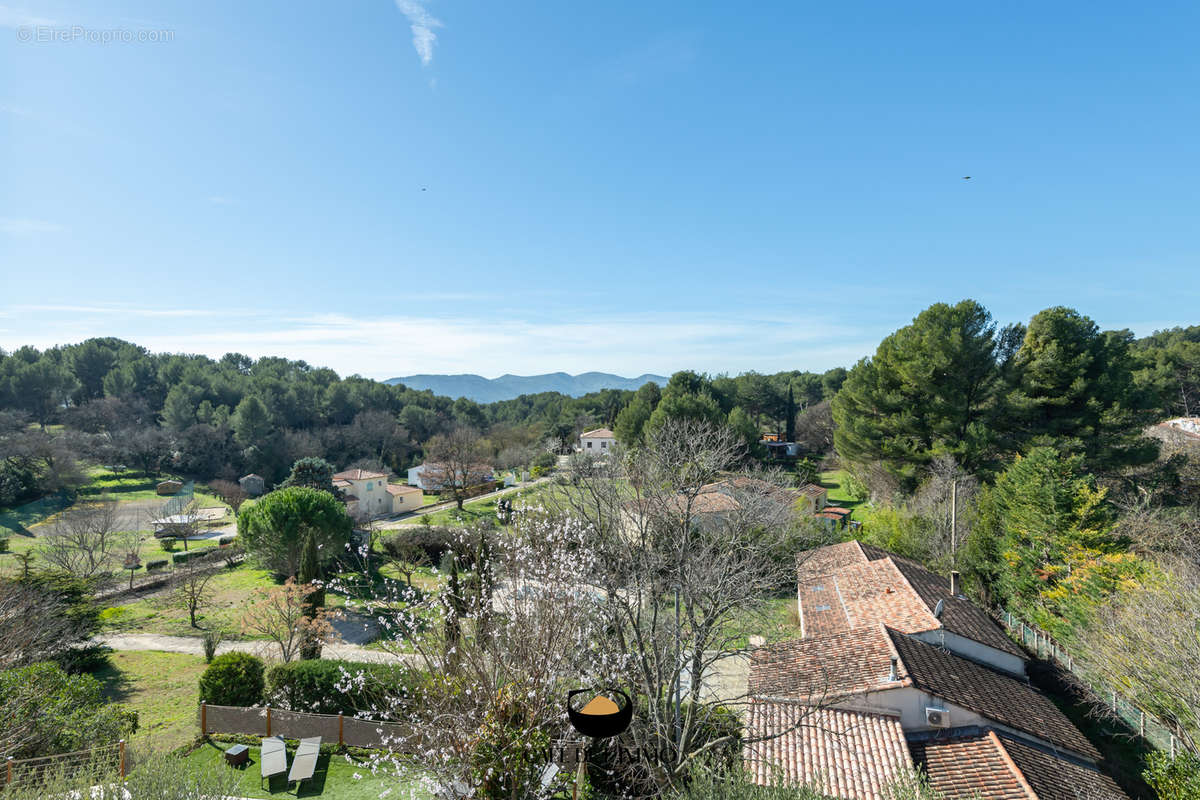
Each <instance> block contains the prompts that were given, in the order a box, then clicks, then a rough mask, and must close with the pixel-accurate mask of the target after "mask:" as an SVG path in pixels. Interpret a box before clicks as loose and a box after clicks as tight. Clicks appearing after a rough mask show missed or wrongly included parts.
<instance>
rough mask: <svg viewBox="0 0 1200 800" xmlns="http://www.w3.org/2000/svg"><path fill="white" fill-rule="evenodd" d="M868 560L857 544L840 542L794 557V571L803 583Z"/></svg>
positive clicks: (806, 551)
mask: <svg viewBox="0 0 1200 800" xmlns="http://www.w3.org/2000/svg"><path fill="white" fill-rule="evenodd" d="M870 560H871V559H869V558H867V556H866V555H865V554H864V553H863V549H862V546H861V545H860V544H859V543H858V542H842V543H841V544H831V545H826V546H825V547H816V548H813V549H812V550H805V551H804V552H802V553H800V554H799V555H797V556H796V571H797V572H798V573H799V575H800V580H801V581H802V582H803V581H804V580H806V579H807V578H815V577H817V576H818V575H829V574H831V573H833V572H836V571H837V570H839V569H841V568H842V567H845V566H849V565H851V564H863V563H866V562H867V561H870Z"/></svg>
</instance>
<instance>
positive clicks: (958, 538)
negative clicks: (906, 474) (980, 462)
mask: <svg viewBox="0 0 1200 800" xmlns="http://www.w3.org/2000/svg"><path fill="white" fill-rule="evenodd" d="M978 503H979V481H978V480H976V479H975V476H973V475H971V474H970V473H968V472H966V471H965V470H964V469H963V468H962V467H960V466H959V465H958V462H956V461H955V460H954V457H953V456H950V455H940V456H936V457H935V458H934V459H933V460H932V461H931V462H930V464H929V477H927V478H926V479H925V482H924V483H922V484H921V486H920V487H919V488H918V489H917V491H916V494H914V495H913V498H912V500H911V501H910V503H909V509H910V510H911V511H912V512H913V513H915V514H918V515H920V516H922V517H924V518H925V519H927V520H929V522H930V523H931V528H932V533H933V536H932V537H931V538H930V540H929V541H927V542H926V543H925V545H926V548H927V551H928V553H929V555H930V557H931V559H932V560H933V561H934V562H936V563H939V564H943V563H944V564H946V565H947V566H948V567H950V568H951V569H953V567H954V564H955V559H956V556H957V554H958V550H959V548H961V547H962V545H963V542H965V541H966V539H967V534H968V533H970V531H971V528H972V527H973V526H974V524H975V516H976V513H977V511H978Z"/></svg>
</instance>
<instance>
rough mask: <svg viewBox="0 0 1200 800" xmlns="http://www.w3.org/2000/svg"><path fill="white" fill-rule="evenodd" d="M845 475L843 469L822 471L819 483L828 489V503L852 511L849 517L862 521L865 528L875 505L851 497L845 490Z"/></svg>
mask: <svg viewBox="0 0 1200 800" xmlns="http://www.w3.org/2000/svg"><path fill="white" fill-rule="evenodd" d="M846 477H847V476H846V470H844V469H837V470H833V471H831V472H822V473H821V485H822V486H824V487H825V488H826V489H828V490H829V495H828V499H829V505H831V506H841V507H842V508H848V509H850V510H851V511H852V512H854V513H853V514H851V516H850V518H851V519H855V520H858V521H859V522H861V523H863V527H864V528H866V527H867V525H869V524H870V522H871V517H872V516H873V514H874V512H875V507H874V506H872V505H871V504H870V503H868V502H866V501H864V500H859V499H857V498H855V497H853V496H852V495H851V494H850V492H849V491H847V490H846Z"/></svg>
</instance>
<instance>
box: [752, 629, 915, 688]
mask: <svg viewBox="0 0 1200 800" xmlns="http://www.w3.org/2000/svg"><path fill="white" fill-rule="evenodd" d="M893 658H895V659H896V668H897V670H898V673H897V680H895V681H892V680H890V677H891V675H890V673H891V660H892V659H893ZM911 684H912V681H911V679H910V678H909V676H908V673H907V671H906V670H905V667H904V660H903V659H902V658H900V654H899V652H898V651H897V650H896V647H895V645H894V644H893V642H892V640H891V637H890V636H889V635H888V632H887V628H886V626H884V625H883V624H882V623H880V624H876V625H866V626H863V627H860V628H852V629H848V630H843V631H838V632H836V633H831V634H826V635H822V636H813V637H809V638H805V639H791V640H788V641H784V642H776V643H774V644H770V645H766V646H764V647H759V648H757V649H755V650H754V651H753V652H751V654H750V671H749V680H748V686H749V690H750V694H751V695H752V696H756V697H771V698H785V697H786V698H791V699H796V700H802V701H804V702H809V703H811V702H814V701H818V702H819V701H825V700H832V699H834V698H844V697H848V696H852V695H858V694H862V693H863V692H865V691H876V690H880V689H895V688H900V687H904V686H909V685H911Z"/></svg>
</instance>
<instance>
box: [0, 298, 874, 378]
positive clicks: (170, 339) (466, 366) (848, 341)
mask: <svg viewBox="0 0 1200 800" xmlns="http://www.w3.org/2000/svg"><path fill="white" fill-rule="evenodd" d="M6 310H7V311H9V312H11V313H12V314H13V317H14V318H15V319H17V320H19V321H21V322H22V324H18V325H14V326H12V327H13V328H14V330H19V331H23V332H24V333H22V334H6V335H5V336H4V337H3V340H0V347H4V348H5V349H15V348H16V347H19V346H21V345H23V344H32V345H34V346H36V347H49V346H53V345H56V344H63V343H67V342H77V341H81V340H83V339H86V338H88V337H90V336H119V337H121V338H123V339H127V340H130V341H134V342H137V343H138V344H141V345H144V346H146V347H149V348H150V349H152V350H155V351H160V352H187V353H203V354H205V355H208V356H212V357H214V358H216V357H220V356H221V355H223V354H224V353H227V352H239V353H246V354H247V355H250V356H254V357H259V356H266V355H274V356H286V357H289V358H295V359H303V360H305V361H307V362H308V363H310V364H318V365H322V366H329V367H332V368H334V369H335V370H337V371H338V372H339V373H341V374H343V375H346V374H353V373H358V374H360V375H365V376H367V377H372V378H380V379H383V378H390V377H394V376H397V375H409V374H415V373H422V372H427V373H460V372H474V373H479V374H482V375H486V376H489V377H492V376H495V375H499V374H501V373H504V372H512V373H516V374H526V375H528V374H539V373H545V372H554V371H558V370H565V371H567V372H572V373H576V372H586V371H588V370H602V371H607V372H616V373H620V374H623V375H640V374H642V373H646V372H652V373H658V374H668V375H669V374H670V373H672V372H674V371H676V370H679V369H699V370H704V371H708V372H723V371H728V372H731V373H739V372H743V371H745V370H749V369H757V370H760V371H764V372H775V371H778V370H781V369H797V368H799V369H814V370H816V369H827V368H828V367H832V366H838V365H847V366H848V365H850V364H853V363H854V362H855V361H856V360H857V359H858V358H860V357H861V356H863V355H865V354H867V353H868V352H870V351H871V350H873V349H874V347H875V343H876V342H877V341H878V339H877V337H876V336H874V335H873V332H872V333H871V334H866V335H864V332H863V331H861V330H857V329H854V328H851V327H848V326H847V325H846V324H845V323H844V321H842V320H838V319H834V318H829V319H822V318H818V317H806V318H805V319H803V320H794V319H773V318H761V317H756V318H737V319H731V318H730V317H728V315H715V314H664V313H654V314H651V313H646V314H623V315H618V316H615V317H611V318H609V317H606V318H598V319H591V320H576V319H561V320H546V319H528V318H522V317H507V318H496V317H492V318H491V319H488V320H484V319H481V318H479V317H470V316H458V317H434V316H430V315H424V316H411V317H410V316H377V317H364V316H357V315H348V314H336V313H328V314H309V315H297V314H278V315H275V314H271V313H260V314H254V313H249V314H247V313H243V312H240V311H236V310H230V309H214V310H213V311H211V312H209V311H206V310H197V309H182V308H181V309H145V308H142V309H130V308H128V307H125V306H120V307H118V306H100V305H91V306H68V305H62V306H57V305H42V306H19V307H9V308H8V309H6ZM170 317H177V319H170ZM189 317H191V319H189ZM18 339H19V340H18ZM647 342H654V347H653V348H650V349H648V348H647V346H646V343H647Z"/></svg>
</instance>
